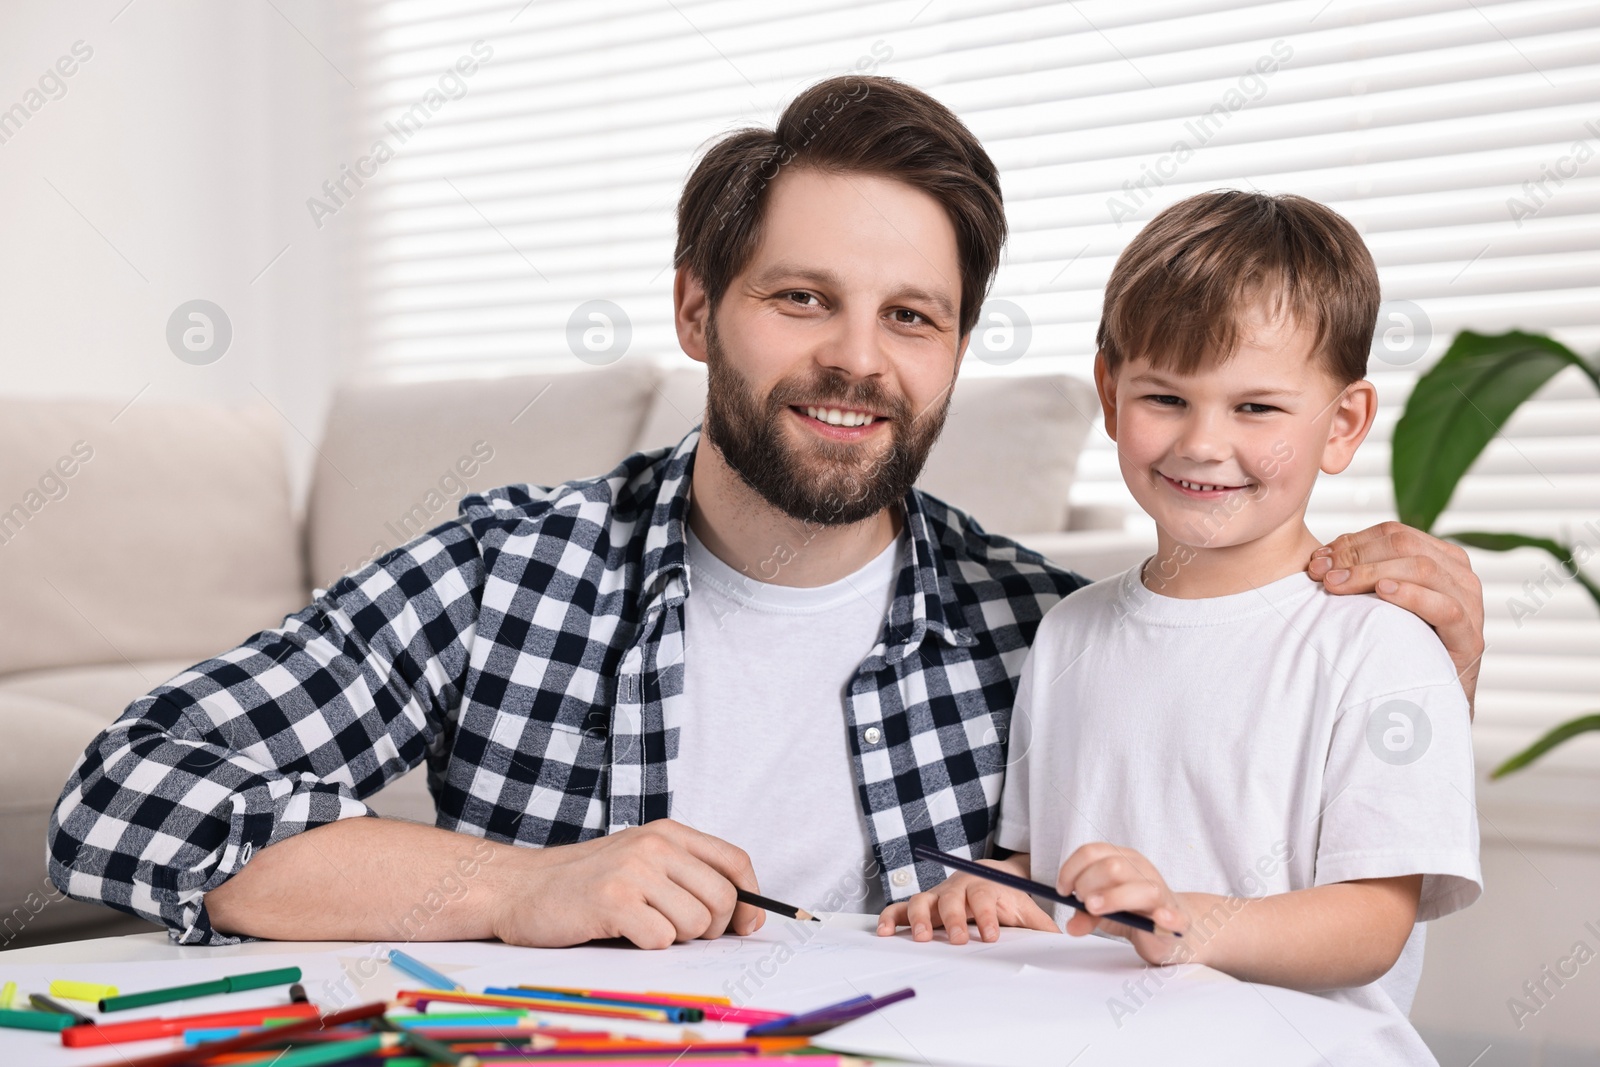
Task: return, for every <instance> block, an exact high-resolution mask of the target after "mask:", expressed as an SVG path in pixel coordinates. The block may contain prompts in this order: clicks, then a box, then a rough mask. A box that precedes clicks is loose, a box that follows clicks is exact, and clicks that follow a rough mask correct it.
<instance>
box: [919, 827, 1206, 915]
mask: <svg viewBox="0 0 1600 1067" xmlns="http://www.w3.org/2000/svg"><path fill="white" fill-rule="evenodd" d="M911 855H912V857H913V858H915V859H919V860H927V861H928V862H930V863H939V864H943V865H944V866H946V867H954V868H955V869H956V870H958V871H965V872H966V873H967V874H970V875H974V876H975V877H978V878H986V879H988V880H989V881H991V882H996V883H998V884H1000V885H1003V886H1010V887H1011V888H1012V889H1020V890H1022V891H1023V892H1024V893H1030V894H1032V895H1033V896H1036V897H1044V898H1045V899H1046V900H1053V901H1055V902H1056V903H1057V904H1065V905H1066V906H1067V907H1069V908H1071V909H1073V910H1074V911H1081V912H1084V913H1085V914H1089V909H1088V908H1085V907H1084V906H1083V901H1081V900H1079V899H1078V898H1077V897H1075V896H1073V895H1072V894H1071V893H1058V892H1056V890H1055V887H1054V886H1048V885H1045V884H1044V883H1043V882H1035V881H1034V880H1033V879H1031V878H1023V877H1020V876H1019V875H1015V874H1011V873H1010V872H1008V871H997V870H995V869H994V868H993V867H985V866H984V865H983V864H981V863H975V862H973V861H972V860H967V859H962V858H961V857H960V856H952V855H950V853H948V852H940V851H939V850H938V849H936V848H929V847H928V846H927V845H917V846H915V847H913V848H912V850H911ZM1095 917H1096V918H1098V919H1110V920H1111V921H1112V922H1117V923H1122V924H1123V925H1124V926H1131V927H1133V928H1134V929H1136V930H1143V931H1144V932H1145V933H1147V934H1155V933H1162V934H1171V935H1172V936H1173V937H1182V936H1183V935H1182V934H1180V933H1178V932H1177V931H1176V930H1161V929H1158V928H1157V927H1156V924H1155V923H1154V922H1153V921H1152V920H1151V919H1150V918H1148V917H1147V916H1144V915H1136V914H1134V913H1133V912H1131V911H1113V912H1107V913H1106V914H1105V915H1097V916H1095Z"/></svg>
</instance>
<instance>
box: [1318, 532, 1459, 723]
mask: <svg viewBox="0 0 1600 1067" xmlns="http://www.w3.org/2000/svg"><path fill="white" fill-rule="evenodd" d="M1307 573H1309V574H1310V575H1311V577H1313V578H1315V579H1317V580H1318V581H1320V582H1322V584H1323V586H1324V588H1326V589H1327V590H1328V591H1329V592H1330V593H1376V594H1377V595H1378V596H1379V597H1380V598H1382V599H1384V600H1387V601H1388V602H1389V603H1391V604H1397V605H1399V606H1400V607H1402V608H1405V609H1406V610H1407V611H1410V612H1411V613H1412V614H1414V615H1416V616H1418V617H1419V618H1421V619H1422V621H1423V622H1426V623H1427V624H1428V625H1429V626H1432V627H1433V629H1434V631H1435V632H1437V633H1438V635H1439V640H1441V641H1443V642H1444V647H1445V649H1446V650H1447V651H1448V652H1449V653H1450V659H1451V660H1452V661H1454V663H1455V665H1456V675H1457V677H1459V678H1460V679H1461V688H1462V690H1463V691H1464V692H1465V693H1466V694H1467V707H1468V709H1469V711H1470V710H1471V709H1472V708H1473V700H1474V698H1475V697H1476V695H1477V691H1478V667H1479V666H1480V664H1481V663H1482V661H1483V584H1482V583H1481V582H1479V581H1478V576H1477V575H1476V574H1474V573H1472V562H1471V561H1470V560H1469V559H1468V558H1467V553H1466V550H1465V549H1463V548H1462V547H1461V546H1460V545H1455V544H1451V543H1450V542H1448V541H1441V540H1440V539H1439V538H1437V537H1434V536H1433V535H1432V534H1426V533H1423V532H1422V531H1421V530H1418V529H1416V528H1414V527H1411V526H1407V525H1406V524H1405V523H1402V522H1380V523H1378V525H1376V526H1369V527H1367V528H1366V529H1365V530H1360V531H1358V532H1356V533H1353V534H1340V535H1339V536H1338V537H1335V538H1334V539H1333V540H1332V541H1330V542H1328V543H1327V544H1326V545H1324V546H1322V547H1321V548H1319V549H1317V550H1316V551H1315V552H1313V553H1312V554H1311V564H1310V567H1309V568H1308V571H1307Z"/></svg>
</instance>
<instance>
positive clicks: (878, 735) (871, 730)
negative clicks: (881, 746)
mask: <svg viewBox="0 0 1600 1067" xmlns="http://www.w3.org/2000/svg"><path fill="white" fill-rule="evenodd" d="M861 737H862V739H863V740H864V741H866V743H867V744H869V745H875V744H877V743H878V742H879V741H882V740H883V731H882V730H880V729H878V728H877V727H876V726H869V727H867V729H866V731H865V732H864V733H863V734H862V735H861Z"/></svg>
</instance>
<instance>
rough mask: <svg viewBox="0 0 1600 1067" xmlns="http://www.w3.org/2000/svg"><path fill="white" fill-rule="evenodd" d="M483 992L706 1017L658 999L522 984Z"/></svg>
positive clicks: (686, 1018) (679, 1017) (686, 1019)
mask: <svg viewBox="0 0 1600 1067" xmlns="http://www.w3.org/2000/svg"><path fill="white" fill-rule="evenodd" d="M483 992H484V995H485V996H491V997H526V998H527V999H529V1000H532V1001H555V1002H557V1003H563V1004H594V1005H610V1006H611V1007H617V1008H642V1009H645V1010H647V1011H661V1012H664V1013H665V1014H666V1017H667V1022H669V1023H697V1022H700V1021H702V1020H703V1019H705V1017H706V1013H705V1010H704V1009H702V1008H697V1007H691V1006H689V1005H687V1004H662V1003H660V1002H658V1001H642V1000H621V999H613V998H611V997H584V996H579V995H577V994H575V993H546V992H544V991H543V990H532V989H524V988H523V987H522V986H490V987H488V988H487V989H485V990H484V991H483Z"/></svg>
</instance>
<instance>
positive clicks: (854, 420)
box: [789, 404, 889, 441]
mask: <svg viewBox="0 0 1600 1067" xmlns="http://www.w3.org/2000/svg"><path fill="white" fill-rule="evenodd" d="M789 410H790V411H791V412H793V413H794V414H795V416H796V417H797V418H798V419H799V420H800V421H801V422H802V423H804V424H805V425H807V426H808V427H810V428H811V429H812V430H813V431H814V432H816V433H818V434H821V435H822V436H823V437H827V438H828V439H830V440H834V441H860V440H862V439H863V438H865V437H868V436H870V435H872V434H874V433H876V432H877V430H878V428H879V427H880V426H882V425H886V424H887V423H888V422H889V419H888V417H887V416H885V415H879V414H877V413H875V412H871V411H863V410H862V409H860V408H848V407H826V406H821V405H814V404H804V405H799V404H796V405H792V406H790V408H789Z"/></svg>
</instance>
